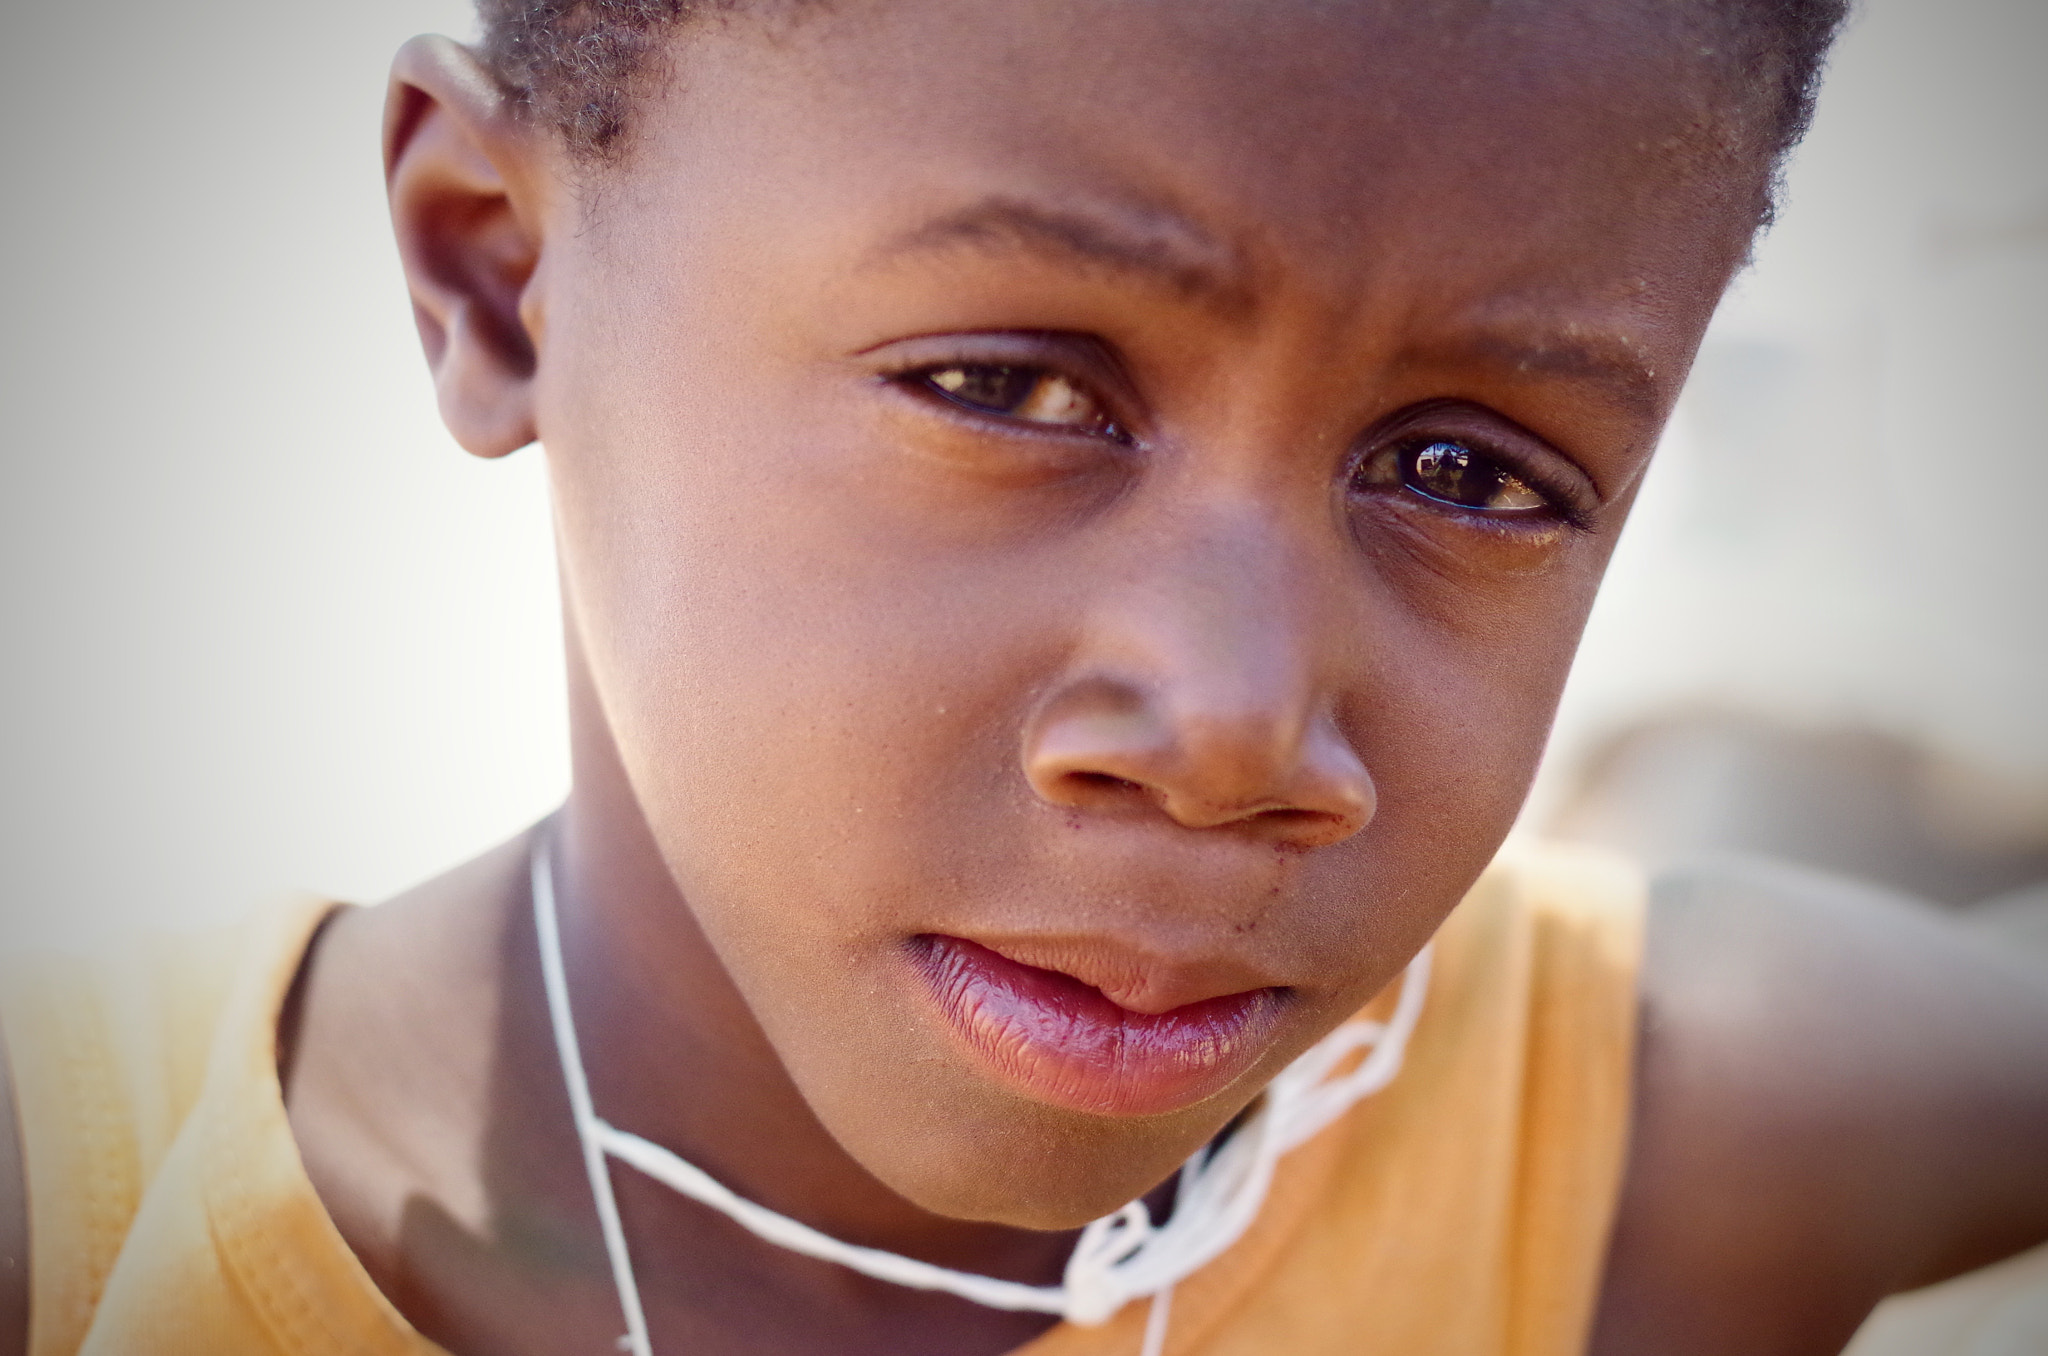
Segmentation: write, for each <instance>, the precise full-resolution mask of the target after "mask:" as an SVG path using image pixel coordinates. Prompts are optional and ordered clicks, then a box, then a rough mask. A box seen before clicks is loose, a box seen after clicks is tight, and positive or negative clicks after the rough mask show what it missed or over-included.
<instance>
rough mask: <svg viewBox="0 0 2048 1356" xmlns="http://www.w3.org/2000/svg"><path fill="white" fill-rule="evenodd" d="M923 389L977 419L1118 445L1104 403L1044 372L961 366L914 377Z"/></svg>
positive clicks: (1076, 385) (1116, 430) (1064, 379)
mask: <svg viewBox="0 0 2048 1356" xmlns="http://www.w3.org/2000/svg"><path fill="white" fill-rule="evenodd" d="M914 376H915V378H916V380H917V381H918V382H919V383H920V384H922V385H923V386H924V387H925V388H926V389H928V390H930V391H932V392H933V393H935V394H937V395H938V396H940V397H941V398H942V399H945V400H949V401H951V402H952V403H953V404H955V405H961V406H964V407H966V408H967V409H970V410H973V411H975V412H976V413H978V414H996V415H1001V416H1002V417H1004V418H1006V419H1016V420H1020V421H1022V422H1024V423H1027V424H1041V425H1045V426H1047V427H1051V428H1062V429H1072V430H1074V431H1076V432H1080V433H1093V434H1096V435H1097V436H1099V437H1107V438H1115V439H1117V440H1118V441H1122V440H1123V439H1124V437H1125V434H1124V432H1123V430H1122V429H1120V428H1118V427H1117V425H1116V422H1115V421H1114V420H1112V419H1111V418H1110V417H1109V412H1108V411H1107V410H1105V409H1103V407H1102V402H1101V401H1099V400H1097V399H1096V398H1095V397H1094V396H1093V395H1091V394H1090V393H1089V392H1088V390H1087V389H1086V388H1085V387H1083V386H1081V385H1080V384H1079V383H1078V382H1075V381H1072V380H1070V379H1069V378H1067V377H1063V376H1061V375H1060V374H1059V373H1057V372H1053V371H1051V370H1049V369H1047V368H1043V367H1012V366H1008V365H1001V364H995V363H960V364H957V365H955V366H952V367H932V368H927V369H925V370H924V371H923V372H919V373H916V374H914Z"/></svg>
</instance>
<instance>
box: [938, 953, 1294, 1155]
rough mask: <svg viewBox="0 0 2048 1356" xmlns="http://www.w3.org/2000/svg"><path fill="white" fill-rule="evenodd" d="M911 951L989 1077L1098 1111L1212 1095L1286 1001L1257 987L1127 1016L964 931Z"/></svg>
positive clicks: (1151, 1110)
mask: <svg viewBox="0 0 2048 1356" xmlns="http://www.w3.org/2000/svg"><path fill="white" fill-rule="evenodd" d="M914 947H915V951H914V955H915V957H916V967H917V969H918V971H919V972H920V974H921V975H922V976H923V978H924V980H925V983H926V984H927V985H928V986H929V988H930V990H931V993H932V996H933V998H934V999H935V1000H936V1001H937V1004H938V1007H939V1010H940V1011H941V1012H942V1013H944V1014H945V1016H946V1018H947V1021H948V1023H949V1024H950V1026H951V1027H952V1029H953V1032H954V1034H955V1035H956V1036H957V1037H958V1038H959V1039H960V1041H961V1042H962V1044H964V1045H965V1046H966V1047H967V1048H968V1049H969V1050H970V1051H972V1052H973V1053H974V1054H975V1055H976V1056H977V1057H978V1058H979V1059H980V1060H981V1062H982V1063H984V1064H985V1065H987V1066H988V1067H989V1068H990V1069H991V1070H992V1071H993V1072H994V1073H995V1074H996V1075H997V1077H998V1078H1000V1079H1001V1080H1002V1081H1004V1082H1006V1083H1008V1084H1010V1085H1011V1086H1012V1087H1014V1088H1016V1089H1017V1090H1018V1091H1020V1092H1022V1093H1024V1094H1025V1095H1027V1096H1030V1097H1033V1098H1035V1099H1037V1100H1040V1101H1045V1102H1050V1103H1052V1104H1054V1105H1057V1106H1062V1107H1067V1108H1070V1109H1072V1110H1076V1111H1085V1112H1091V1113H1094V1114H1096V1115H1107V1116H1148V1115H1160V1114H1163V1113H1166V1112H1170V1111H1178V1110H1180V1109H1181V1108H1183V1107H1187V1106H1192V1105H1193V1104H1194V1103H1196V1102H1199V1101H1202V1100H1204V1099H1205V1098H1208V1097H1211V1096H1214V1095H1215V1094H1216V1093H1219V1092H1221V1091H1222V1090H1223V1089H1224V1088H1226V1087H1228V1086H1229V1085H1230V1084H1231V1083H1233V1082H1235V1081H1236V1080H1237V1079H1238V1078H1239V1077H1240V1076H1242V1075H1243V1074H1244V1073H1245V1071H1246V1070H1248V1069H1249V1068H1250V1067H1251V1066H1252V1065H1253V1064H1254V1063H1255V1062H1257V1060H1258V1059H1259V1057H1260V1056H1261V1055H1263V1054H1264V1053H1265V1052H1266V1050H1267V1048H1268V1046H1269V1045H1270V1044H1271V1040H1272V1036H1273V1034H1274V1031H1275V1028H1276V1027H1277V1026H1278V1022H1279V1017H1280V1011H1281V1008H1282V1006H1283V998H1282V993H1281V991H1280V990H1277V989H1271V988H1266V989H1251V990H1247V991H1245V992H1243V993H1232V994H1224V995H1222V996H1221V997H1216V998H1205V999H1203V1000H1201V1001H1200V1002H1195V1003H1187V1004H1184V1005H1182V1006H1180V1007H1177V1008H1172V1009H1170V1010H1168V1011H1165V1012H1135V1011H1133V1010H1131V1009H1130V1008H1126V1007H1123V1006H1122V1005H1120V1004H1118V1003H1117V1002H1116V1001H1115V1000H1113V999H1111V998H1109V997H1108V996H1107V995H1106V994H1104V993H1103V992H1102V991H1101V990H1100V989H1098V988H1096V987H1094V986H1093V985H1091V984H1087V983H1084V982H1083V981H1081V980H1079V979H1076V978H1074V977H1073V976H1072V975H1069V974H1065V973H1063V972H1062V971H1059V970H1044V969H1040V968H1038V967H1037V966H1033V965H1024V964H1022V963H1020V962H1018V961H1014V960H1011V959H1010V958H1009V957H1007V956H1004V955H1001V954H1000V953H998V952H995V951H991V950H990V949H989V948H987V947H985V946H981V945H979V944H978V943H975V942H970V941H967V940H965V939H964V938H960V937H945V936H937V935H927V936H922V937H919V938H917V939H916V941H915V943H914Z"/></svg>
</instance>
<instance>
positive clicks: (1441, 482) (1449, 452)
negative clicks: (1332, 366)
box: [1358, 440, 1553, 513]
mask: <svg viewBox="0 0 2048 1356" xmlns="http://www.w3.org/2000/svg"><path fill="white" fill-rule="evenodd" d="M1358 478H1359V480H1360V481H1361V482H1363V483H1365V484H1368V485H1394V484H1399V485H1402V486H1405V487H1406V488H1408V489H1410V490H1412V491H1414V492H1415V493H1416V494H1419V495H1421V496H1422V497H1423V498H1425V499H1434V500H1436V501H1437V502H1438V503H1443V504H1453V505H1456V506H1457V507H1459V508H1468V509H1479V510H1481V511H1482V512H1487V513H1530V512H1536V511H1540V510H1544V509H1549V508H1551V507H1553V506H1552V504H1551V502H1550V499H1549V498H1548V496H1546V495H1545V494H1544V493H1543V492H1542V491H1540V490H1537V489H1535V488H1534V487H1532V486H1531V485H1529V483H1528V482H1527V481H1524V480H1523V479H1522V478H1521V477H1520V476H1517V475H1516V474H1515V473H1514V472H1512V471H1510V470H1508V469H1507V467H1505V466H1503V465H1501V464H1500V463H1499V462H1498V461H1496V460H1494V459H1493V458H1492V457H1489V456H1487V455H1486V454H1484V453H1482V452H1475V451H1473V450H1472V449H1471V448H1469V447H1467V446H1465V445H1464V444H1462V443H1455V442H1450V441H1448V440H1439V441H1436V442H1428V443H1413V444H1410V445H1409V446H1407V447H1403V448H1388V449H1386V450H1384V451H1382V452H1380V453H1378V454H1376V455H1375V456H1373V457H1372V458H1371V459H1370V460H1368V461H1367V462H1366V463H1365V464H1364V465H1363V466H1361V467H1360V468H1359V471H1358Z"/></svg>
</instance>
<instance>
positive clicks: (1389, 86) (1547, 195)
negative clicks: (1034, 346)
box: [621, 0, 1764, 367]
mask: <svg viewBox="0 0 2048 1356" xmlns="http://www.w3.org/2000/svg"><path fill="white" fill-rule="evenodd" d="M1682 8H1683V7H1682V6H1675V5H1639V4H1636V3H1634V0H1611V2H1610V3H1605V4H1602V3H1598V2H1597V0H1576V3H1574V0H1551V2H1550V3H1546V4H1541V5H1538V4H1534V3H1530V4H1519V3H1516V2H1515V0H1490V2H1488V3H1476V2H1475V3H1466V2H1465V0H1459V2H1457V3H1430V2H1429V0H1388V3H1373V2H1372V0H1171V2H1169V0H1040V2H1039V3H1029V4H1021V3H1000V2H998V0H839V3H832V4H826V5H823V6H815V5H811V4H798V5H793V6H789V7H786V8H785V7H780V6H769V7H768V10H767V12H765V13H752V14H745V13H743V14H740V15H737V16H734V17H729V18H726V19H723V20H720V21H717V22H712V23H707V24H703V25H699V26H697V27H694V28H691V29H687V30H685V32H684V33H683V34H682V35H681V37H680V38H679V40H678V41H677V42H676V43H675V45H674V47H673V49H672V50H671V51H670V52H669V54H668V55H669V57H670V63H669V78H668V79H667V80H666V81H665V82H658V87H657V88H656V89H654V90H651V91H650V92H649V94H648V97H647V98H646V99H645V100H644V101H643V104H642V106H641V109H640V119H641V122H640V126H639V130H638V135H637V138H636V144H635V147H634V151H633V154H632V156H631V158H630V159H629V161H628V162H627V166H626V168H624V169H623V171H621V175H622V177H623V179H624V180H625V181H626V184H625V186H624V187H623V189H622V196H623V198H624V199H625V200H626V201H628V202H635V203H638V204H640V205H642V206H646V207H651V208H653V209H655V211H656V213H657V214H659V215H660V216H661V217H663V218H664V219H666V220H667V221H668V222H670V223H671V225H672V226H673V227H674V228H675V229H677V230H679V231H685V230H687V229H688V227H689V224H690V223H691V222H692V221H694V220H696V219H698V218H699V216H700V215H701V214H703V213H707V212H710V211H712V208H711V207H710V206H709V205H712V204H715V205H716V214H717V215H719V216H721V217H722V218H724V219H725V221H726V222H727V224H730V222H731V221H733V220H741V221H747V222H751V223H753V227H752V228H751V230H750V232H749V235H750V238H751V239H752V240H753V241H754V243H755V244H757V245H758V246H759V247H760V248H762V249H767V248H770V247H771V245H772V247H773V248H778V249H782V250H785V251H786V250H789V249H791V248H802V247H803V241H804V239H805V238H806V231H807V229H808V238H809V241H810V247H812V248H816V249H819V250H828V249H829V250H837V251H839V252H841V253H843V254H845V255H847V256H848V257H849V259H851V258H852V256H854V255H858V256H859V257H860V262H861V265H862V266H863V267H873V266H874V265H875V264H876V263H877V262H878V261H881V260H886V259H888V258H890V257H904V256H909V255H913V254H918V253H923V254H927V255H932V254H943V253H945V252H946V251H948V250H953V251H955V252H959V251H963V250H974V251H984V252H985V251H988V250H994V249H1015V250H1018V251H1025V250H1036V251H1038V252H1041V253H1047V254H1063V255H1064V256H1065V257H1066V262H1068V263H1069V264H1071V265H1077V266H1082V267H1093V268H1098V269H1101V270H1104V271H1117V270H1116V269H1115V265H1116V264H1117V261H1118V257H1119V256H1121V257H1122V260H1123V262H1124V263H1126V264H1129V265H1131V266H1132V267H1130V268H1126V269H1123V270H1121V271H1122V272H1125V273H1129V274H1133V275H1135V274H1139V273H1144V272H1149V273H1151V274H1152V275H1154V278H1155V280H1156V281H1157V282H1158V283H1159V285H1161V286H1162V287H1165V288H1168V289H1174V288H1177V289H1178V290H1179V291H1180V292H1181V293H1182V294H1183V299H1184V300H1190V301H1202V302H1206V303H1211V305H1210V309H1211V311H1212V312H1213V313H1214V314H1215V315H1217V316H1218V317H1220V318H1226V319H1227V318H1228V316H1229V315H1230V313H1231V312H1232V310H1233V308H1234V309H1235V310H1236V312H1237V314H1239V315H1240V316H1244V315H1247V314H1249V313H1250V312H1252V311H1254V310H1256V308H1257V307H1258V306H1259V305H1260V304H1261V303H1262V302H1265V301H1270V299H1271V298H1272V297H1273V296H1275V295H1276V294H1278V293H1280V292H1284V291H1288V290H1289V289H1292V290H1293V291H1294V292H1295V293H1297V294H1304V295H1305V294H1313V295H1314V296H1316V297H1317V298H1319V299H1321V301H1322V303H1324V304H1325V305H1326V306H1327V305H1328V304H1329V303H1331V302H1333V301H1340V302H1341V301H1343V300H1345V299H1348V300H1349V302H1350V303H1351V304H1354V305H1355V306H1369V305H1373V304H1380V305H1382V306H1385V305H1397V306H1400V307H1405V308H1407V309H1408V310H1410V311H1414V310H1417V309H1422V310H1427V309H1429V308H1432V307H1439V306H1441V307H1456V308H1459V309H1460V310H1461V311H1463V312H1471V311H1473V310H1474V308H1477V309H1478V310H1481V311H1485V312H1490V313H1491V314H1487V315H1478V316H1473V315H1466V316H1465V317H1464V318H1465V319H1468V320H1471V319H1476V320H1479V321H1482V322H1484V323H1487V324H1497V325H1498V326H1499V327H1502V328H1504V329H1513V328H1515V327H1517V326H1519V325H1521V324H1522V323H1523V322H1524V321H1526V320H1530V319H1532V318H1534V317H1548V318H1549V319H1550V320H1551V321H1552V322H1559V321H1560V317H1562V320H1561V323H1552V325H1551V326H1550V328H1551V330H1552V331H1553V333H1555V332H1558V331H1560V329H1562V330H1571V329H1573V328H1577V329H1578V330H1580V331H1583V333H1584V334H1585V335H1586V336H1589V337H1588V339H1587V342H1586V343H1585V344H1580V345H1577V347H1581V348H1583V347H1588V346H1594V347H1598V346H1602V345H1604V346H1605V347H1606V348H1609V349H1614V348H1624V349H1625V348H1628V347H1631V346H1634V347H1636V348H1639V349H1651V348H1656V347H1658V346H1659V345H1658V343H1657V340H1656V338H1655V336H1650V335H1640V334H1638V335H1631V334H1629V333H1625V332H1623V330H1625V329H1626V327H1625V326H1624V327H1619V328H1617V326H1616V325H1615V324H1614V323H1611V322H1612V321H1613V319H1614V316H1616V315H1618V314H1622V313H1627V314H1629V315H1633V316H1635V317H1636V318H1637V319H1638V320H1639V321H1641V322H1642V323H1643V324H1647V325H1649V326H1650V327H1651V328H1655V327H1656V326H1657V325H1658V324H1659V323H1663V320H1668V319H1669V315H1673V314H1676V313H1678V312H1683V313H1684V321H1683V323H1682V324H1681V325H1680V328H1686V327H1689V326H1691V324H1692V322H1693V321H1694V320H1695V319H1697V320H1699V321H1702V322H1703V320H1704V316H1703V315H1695V314H1694V313H1695V312H1698V311H1699V310H1700V308H1701V306H1702V305H1704V306H1705V307H1707V308H1711V305H1712V301H1713V298H1714V297H1715V296H1717V295H1718V291H1719V288H1720V286H1721V284H1722V282H1723V281H1725V278H1726V276H1727V273H1728V272H1729V270H1730V269H1731V267H1732V266H1733V264H1734V262H1735V261H1736V260H1738V259H1739V258H1740V256H1741V254H1742V252H1743V250H1744V248H1745V247H1746V243H1747V237H1748V234H1749V230H1750V227H1751V226H1752V224H1753V223H1754V221H1755V216H1756V206H1757V204H1758V202H1759V201H1760V198H1759V196H1758V195H1759V191H1760V189H1761V186H1762V181H1763V170H1764V167H1763V166H1762V165H1761V164H1745V163H1742V162H1740V161H1739V160H1735V159H1731V158H1730V157H1729V156H1728V155H1727V154H1726V153H1725V147H1726V146H1727V145H1729V144H1732V143H1733V142H1734V141H1735V140H1737V138H1735V137H1734V136H1733V134H1732V133H1731V131H1730V130H1729V124H1731V123H1732V121H1733V119H1734V114H1733V112H1731V111H1730V110H1729V109H1728V108H1727V107H1726V106H1727V105H1730V104H1732V102H1733V101H1732V100H1730V99H1728V98H1727V97H1726V96H1725V93H1724V91H1723V89H1722V87H1721V85H1722V81H1721V77H1720V73H1719V72H1718V70H1716V69H1715V68H1714V67H1713V66H1712V65H1711V64H1710V63H1709V61H1708V60H1707V58H1705V57H1703V56H1702V55H1701V51H1702V49H1701V47H1700V46H1699V44H1698V43H1697V41H1696V40H1695V39H1694V38H1693V37H1692V36H1691V35H1689V34H1687V33H1686V32H1684V31H1682V30H1683V25H1682V24H1680V23H1679V22H1678V21H1677V20H1676V19H1674V18H1672V17H1671V16H1672V15H1674V14H1676V13H1678V12H1679V11H1680V9H1682ZM626 215H627V216H630V217H635V218H636V220H637V222H638V223H639V224H644V223H645V220H646V217H645V214H636V213H627V214H626ZM1147 266H1149V267H1147ZM1574 308H1577V309H1579V310H1582V311H1584V312H1585V314H1584V315H1583V316H1582V317H1579V318H1577V319H1575V318H1574V317H1573V316H1572V314H1570V313H1571V311H1572V310H1573V309H1574ZM1340 309H1341V307H1340ZM1596 313H1598V314H1596ZM1667 313H1668V314H1667ZM1660 317H1661V319H1660ZM1382 318H1384V317H1382ZM1639 328H1640V327H1639ZM1603 329H1604V330H1605V331H1606V333H1605V334H1604V336H1597V342H1595V338H1596V337H1593V336H1594V332H1595V331H1600V330H1603ZM1545 342H1547V343H1549V344H1550V346H1551V347H1552V348H1557V347H1558V345H1557V343H1556V342H1555V341H1554V340H1546V341H1545ZM1539 347H1540V345H1539ZM1565 347H1567V348H1569V347H1573V346H1572V345H1566V346H1565ZM1561 361H1566V362H1570V361H1577V358H1576V357H1574V356H1572V355H1570V354H1567V355H1565V357H1564V358H1562V359H1561ZM1645 365H1646V366H1650V367H1654V363H1651V362H1648V361H1647V360H1646V363H1645Z"/></svg>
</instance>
